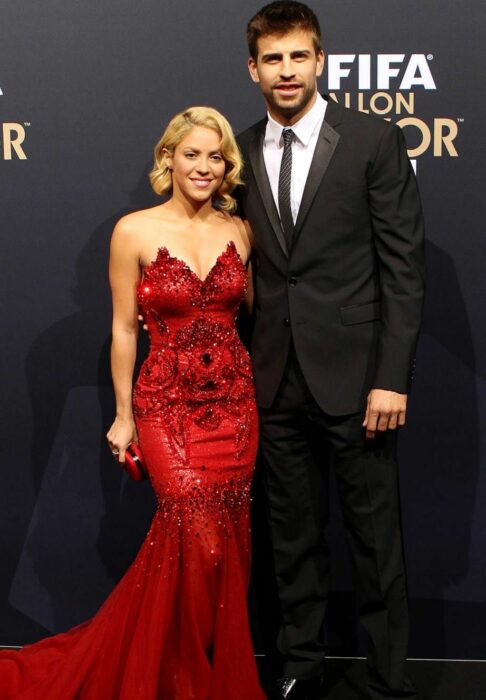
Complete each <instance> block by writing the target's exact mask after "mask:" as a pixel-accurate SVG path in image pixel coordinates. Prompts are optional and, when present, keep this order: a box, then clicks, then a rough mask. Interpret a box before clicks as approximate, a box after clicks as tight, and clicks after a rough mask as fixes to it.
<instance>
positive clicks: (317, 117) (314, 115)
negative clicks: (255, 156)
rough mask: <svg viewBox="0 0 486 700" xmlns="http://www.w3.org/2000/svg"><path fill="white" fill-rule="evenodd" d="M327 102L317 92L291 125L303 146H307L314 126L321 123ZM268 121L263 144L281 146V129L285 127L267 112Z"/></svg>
mask: <svg viewBox="0 0 486 700" xmlns="http://www.w3.org/2000/svg"><path fill="white" fill-rule="evenodd" d="M326 107H327V102H326V100H325V99H324V98H323V97H321V95H320V94H319V93H317V99H316V101H315V102H314V104H313V105H312V107H311V109H310V110H309V111H308V112H307V113H306V114H304V116H303V117H302V118H301V119H299V121H298V122H296V123H295V124H293V125H292V131H293V132H294V134H295V135H296V137H297V139H298V140H299V141H300V142H301V143H302V145H303V146H308V144H309V141H310V139H311V137H312V134H313V133H314V131H315V129H316V127H317V126H318V125H319V126H320V125H321V124H322V121H323V119H324V115H325V113H326ZM267 117H268V121H267V128H266V130H265V144H267V145H268V144H272V145H275V146H277V147H279V148H280V147H282V145H283V144H282V131H283V130H284V129H285V128H288V127H284V126H282V124H279V123H278V122H277V121H275V119H274V118H273V117H272V116H271V115H270V114H268V113H267Z"/></svg>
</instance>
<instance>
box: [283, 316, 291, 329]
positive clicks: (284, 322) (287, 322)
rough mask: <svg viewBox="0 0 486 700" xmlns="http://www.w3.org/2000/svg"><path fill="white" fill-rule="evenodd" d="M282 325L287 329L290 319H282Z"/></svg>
mask: <svg viewBox="0 0 486 700" xmlns="http://www.w3.org/2000/svg"><path fill="white" fill-rule="evenodd" d="M283 324H284V326H285V327H286V328H288V327H289V326H290V319H288V318H284V320H283Z"/></svg>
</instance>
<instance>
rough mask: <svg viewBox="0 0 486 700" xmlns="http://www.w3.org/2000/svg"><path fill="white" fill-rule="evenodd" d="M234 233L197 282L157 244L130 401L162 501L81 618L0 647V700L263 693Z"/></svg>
mask: <svg viewBox="0 0 486 700" xmlns="http://www.w3.org/2000/svg"><path fill="white" fill-rule="evenodd" d="M245 290H246V269H245V266H244V264H243V262H242V260H241V258H240V256H239V255H238V252H237V250H236V247H235V245H234V243H233V242H230V243H228V246H227V248H226V250H224V251H223V252H222V253H221V255H220V256H219V257H218V259H217V261H216V262H215V264H214V266H213V267H212V269H211V271H210V272H209V274H208V276H207V277H206V278H205V279H204V280H201V279H199V277H198V276H197V275H196V274H195V273H194V272H193V270H191V269H190V268H189V267H188V265H187V264H186V263H184V262H183V261H182V260H179V259H177V258H174V257H172V256H171V255H169V252H168V251H167V249H166V248H161V249H160V250H159V251H158V254H157V258H156V260H155V261H154V262H153V263H151V264H150V265H149V266H148V267H147V268H146V269H145V272H144V277H143V280H142V282H141V283H140V285H139V289H138V297H139V303H140V306H141V308H142V310H143V313H144V315H145V318H146V320H147V324H148V327H149V333H150V352H149V355H148V357H147V359H146V360H145V362H144V364H143V366H142V368H141V370H140V374H139V377H138V379H137V382H136V384H135V387H134V395H133V408H134V415H135V420H136V424H137V430H138V435H139V440H140V446H141V449H142V452H143V454H144V458H145V462H146V464H147V468H148V471H149V474H150V479H151V482H152V485H153V488H154V489H155V493H156V495H157V509H156V512H155V515H154V518H153V521H152V525H151V527H150V530H149V532H148V535H147V538H146V540H145V542H144V544H143V545H142V547H141V549H140V551H139V553H138V555H137V557H136V560H135V561H134V563H133V564H132V566H131V567H130V568H129V570H128V571H127V573H126V574H125V576H124V577H123V578H122V579H121V581H120V582H119V584H118V585H117V586H116V588H115V589H114V590H113V592H112V593H111V595H110V596H109V597H108V599H107V600H106V601H105V603H104V604H103V606H102V607H101V609H100V610H99V612H98V613H97V614H96V615H95V616H94V617H93V618H92V619H91V620H89V621H87V622H85V623H83V624H81V625H79V626H77V627H74V628H73V629H71V630H70V631H69V632H66V633H63V634H59V635H56V636H54V637H48V638H46V639H44V640H42V641H40V642H38V643H36V644H33V645H29V646H26V647H24V648H23V649H22V650H21V651H3V652H1V653H0V700H14V699H15V700H263V698H264V697H265V696H264V693H263V691H262V690H261V688H260V686H259V682H258V674H257V669H256V665H255V660H254V656H253V650H252V644H251V639H250V632H249V626H248V616H247V607H246V591H247V583H248V575H249V561H250V530H249V502H250V494H249V492H250V483H251V478H252V473H253V469H254V463H255V455H256V448H257V432H258V427H257V415H256V408H255V400H254V389H253V380H252V372H251V365H250V361H249V357H248V354H247V351H246V349H245V348H244V346H243V345H242V343H241V341H240V339H239V337H238V334H237V331H236V326H235V315H236V313H237V309H238V306H239V304H240V303H241V300H242V298H243V296H244V294H245Z"/></svg>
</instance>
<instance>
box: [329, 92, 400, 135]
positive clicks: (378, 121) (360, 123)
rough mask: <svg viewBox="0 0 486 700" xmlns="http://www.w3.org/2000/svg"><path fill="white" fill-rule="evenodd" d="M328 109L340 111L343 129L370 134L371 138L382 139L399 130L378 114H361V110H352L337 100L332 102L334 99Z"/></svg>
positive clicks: (330, 99)
mask: <svg viewBox="0 0 486 700" xmlns="http://www.w3.org/2000/svg"><path fill="white" fill-rule="evenodd" d="M331 102H332V106H331ZM328 109H331V110H333V109H338V110H339V112H340V121H341V124H342V125H343V127H345V128H349V129H356V130H359V131H361V132H364V133H366V134H368V135H369V136H376V137H377V138H381V137H382V136H383V135H384V134H385V133H387V132H388V133H389V132H391V131H395V130H396V129H398V128H399V127H397V126H396V124H392V123H391V122H389V121H387V120H386V119H383V117H379V116H377V115H376V114H368V113H366V112H360V111H359V110H357V109H352V108H351V107H345V106H344V105H342V104H340V103H338V102H336V101H335V100H332V98H329V104H328Z"/></svg>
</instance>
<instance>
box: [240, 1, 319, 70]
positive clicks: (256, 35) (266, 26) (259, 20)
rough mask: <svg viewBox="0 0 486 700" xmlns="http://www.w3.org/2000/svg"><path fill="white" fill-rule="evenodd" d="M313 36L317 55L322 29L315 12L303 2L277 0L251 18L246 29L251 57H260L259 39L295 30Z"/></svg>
mask: <svg viewBox="0 0 486 700" xmlns="http://www.w3.org/2000/svg"><path fill="white" fill-rule="evenodd" d="M296 29H297V30H298V29H300V30H302V31H307V32H310V33H312V34H313V39H314V47H315V50H316V54H317V53H319V51H320V50H321V48H322V46H321V28H320V26H319V20H318V19H317V17H316V15H315V14H314V12H313V11H312V10H311V9H310V7H307V5H304V4H303V3H302V2H294V1H293V0H277V2H271V3H270V4H269V5H265V7H262V9H261V10H260V11H259V12H257V14H256V15H255V16H254V17H252V18H251V20H250V21H249V22H248V26H247V28H246V40H247V42H248V49H249V51H250V56H251V57H252V58H253V59H254V60H256V59H257V56H258V39H260V37H262V36H268V35H270V34H277V35H281V36H283V35H284V34H288V33H289V32H293V31H295V30H296Z"/></svg>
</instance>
